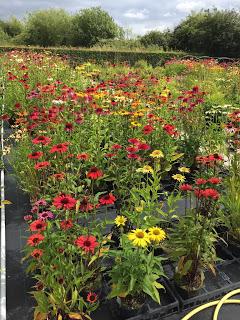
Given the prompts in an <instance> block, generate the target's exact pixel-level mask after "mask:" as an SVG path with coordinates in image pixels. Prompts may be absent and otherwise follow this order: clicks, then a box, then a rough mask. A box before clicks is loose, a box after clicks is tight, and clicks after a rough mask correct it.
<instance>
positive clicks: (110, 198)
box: [99, 193, 116, 205]
mask: <svg viewBox="0 0 240 320" xmlns="http://www.w3.org/2000/svg"><path fill="white" fill-rule="evenodd" d="M115 201H116V198H115V197H114V195H113V194H112V193H109V194H106V195H105V196H103V197H101V198H100V199H99V203H100V204H101V205H105V204H114V202H115Z"/></svg>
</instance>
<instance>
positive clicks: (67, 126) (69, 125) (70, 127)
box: [64, 122, 73, 132]
mask: <svg viewBox="0 0 240 320" xmlns="http://www.w3.org/2000/svg"><path fill="white" fill-rule="evenodd" d="M64 130H65V131H67V132H71V131H73V124H72V123H70V122H68V123H66V124H65V128H64Z"/></svg>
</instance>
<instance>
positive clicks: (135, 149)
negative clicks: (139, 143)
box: [126, 147, 138, 153]
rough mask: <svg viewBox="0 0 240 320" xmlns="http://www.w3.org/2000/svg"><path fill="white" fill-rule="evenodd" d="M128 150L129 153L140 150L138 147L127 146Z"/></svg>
mask: <svg viewBox="0 0 240 320" xmlns="http://www.w3.org/2000/svg"><path fill="white" fill-rule="evenodd" d="M126 150H127V152H129V153H135V152H137V151H138V148H137V147H127V148H126Z"/></svg>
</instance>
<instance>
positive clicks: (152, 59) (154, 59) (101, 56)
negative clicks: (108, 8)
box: [0, 46, 186, 66]
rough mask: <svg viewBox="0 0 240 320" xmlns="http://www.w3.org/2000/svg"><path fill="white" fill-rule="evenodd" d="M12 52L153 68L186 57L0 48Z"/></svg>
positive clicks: (179, 55) (73, 50)
mask: <svg viewBox="0 0 240 320" xmlns="http://www.w3.org/2000/svg"><path fill="white" fill-rule="evenodd" d="M11 50H24V51H34V52H43V51H48V52H52V53H53V54H57V55H60V56H68V57H69V58H70V59H71V61H72V62H73V63H82V62H86V61H95V62H96V63H101V62H104V61H109V62H112V63H119V62H128V63H130V64H131V65H133V64H134V63H135V62H137V61H139V60H145V61H147V62H148V63H149V64H151V65H152V66H157V65H162V64H163V63H164V62H166V61H167V60H170V59H172V58H181V57H184V56H185V55H186V53H183V52H147V51H146V52H144V51H139V52H138V51H108V50H105V51H102V50H91V49H90V50H87V49H68V48H38V47H36V48H35V47H10V46H9V47H0V52H6V51H11Z"/></svg>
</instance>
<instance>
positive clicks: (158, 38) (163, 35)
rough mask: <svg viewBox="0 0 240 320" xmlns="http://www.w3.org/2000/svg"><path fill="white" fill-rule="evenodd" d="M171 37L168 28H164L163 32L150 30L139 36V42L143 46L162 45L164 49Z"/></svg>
mask: <svg viewBox="0 0 240 320" xmlns="http://www.w3.org/2000/svg"><path fill="white" fill-rule="evenodd" d="M170 38H171V32H170V30H166V31H164V32H161V31H156V30H155V31H154V30H152V31H150V32H148V33H147V34H145V35H144V36H142V37H141V38H140V42H141V44H142V45H144V46H145V47H149V46H153V45H154V46H158V47H162V48H163V49H164V50H167V48H168V47H169V42H170Z"/></svg>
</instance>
